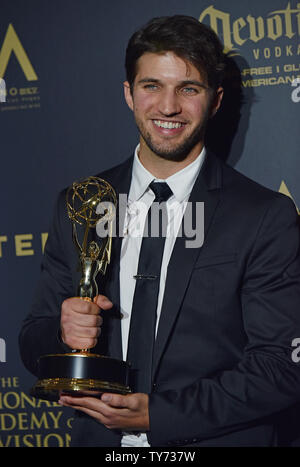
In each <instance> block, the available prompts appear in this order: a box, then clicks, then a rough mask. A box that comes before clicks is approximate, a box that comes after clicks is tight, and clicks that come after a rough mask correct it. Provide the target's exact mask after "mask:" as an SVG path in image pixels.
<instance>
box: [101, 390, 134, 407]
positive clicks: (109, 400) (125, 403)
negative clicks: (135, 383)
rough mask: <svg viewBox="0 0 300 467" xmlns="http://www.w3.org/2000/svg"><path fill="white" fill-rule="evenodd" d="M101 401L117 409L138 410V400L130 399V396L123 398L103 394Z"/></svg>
mask: <svg viewBox="0 0 300 467" xmlns="http://www.w3.org/2000/svg"><path fill="white" fill-rule="evenodd" d="M101 400H102V402H105V403H106V404H108V405H110V407H115V408H119V409H122V408H127V409H131V410H134V409H135V408H136V399H135V398H133V397H130V394H128V395H126V396H122V395H121V394H110V393H105V394H102V396H101Z"/></svg>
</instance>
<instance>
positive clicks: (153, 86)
mask: <svg viewBox="0 0 300 467" xmlns="http://www.w3.org/2000/svg"><path fill="white" fill-rule="evenodd" d="M144 89H147V90H148V91H156V89H158V86H157V85H156V84H145V86H144Z"/></svg>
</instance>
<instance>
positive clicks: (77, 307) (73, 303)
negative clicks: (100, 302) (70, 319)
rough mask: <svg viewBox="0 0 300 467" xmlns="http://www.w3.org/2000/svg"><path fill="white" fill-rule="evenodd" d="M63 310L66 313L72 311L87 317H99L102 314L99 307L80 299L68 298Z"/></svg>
mask: <svg viewBox="0 0 300 467" xmlns="http://www.w3.org/2000/svg"><path fill="white" fill-rule="evenodd" d="M62 308H63V310H65V311H69V310H71V311H75V312H77V313H81V314H87V315H98V314H99V312H100V310H99V306H97V305H96V303H93V302H90V301H87V300H83V299H82V298H79V297H72V298H67V299H66V300H65V301H64V302H63V304H62Z"/></svg>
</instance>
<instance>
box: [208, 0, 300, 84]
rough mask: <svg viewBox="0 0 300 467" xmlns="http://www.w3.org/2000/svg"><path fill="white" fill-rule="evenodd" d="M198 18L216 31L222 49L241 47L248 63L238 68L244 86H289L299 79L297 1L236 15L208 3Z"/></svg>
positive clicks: (235, 52) (299, 7)
mask: <svg viewBox="0 0 300 467" xmlns="http://www.w3.org/2000/svg"><path fill="white" fill-rule="evenodd" d="M262 8H263V4H262ZM232 11H234V10H232ZM199 21H201V22H203V23H206V24H208V25H209V26H210V27H211V28H212V29H213V30H214V31H215V32H216V33H217V34H218V36H219V37H220V39H221V40H222V41H223V43H224V50H225V52H230V54H231V55H239V54H240V51H241V49H242V50H243V56H245V58H247V60H249V62H250V63H251V65H250V66H248V67H244V68H243V69H242V70H241V75H242V78H243V81H242V83H243V86H244V87H259V86H278V85H282V84H289V85H291V84H292V83H293V82H294V80H295V79H297V78H300V65H299V56H300V44H299V43H298V38H299V36H300V3H297V4H296V5H293V3H292V2H288V3H287V5H286V7H285V8H282V9H279V10H273V11H270V12H267V13H266V14H264V15H259V16H254V15H253V14H251V12H249V14H248V15H245V16H243V17H238V18H237V17H234V16H233V15H232V13H228V12H227V11H223V10H218V9H217V8H215V7H214V5H210V6H209V7H208V8H205V10H203V11H202V13H201V14H200V17H199ZM249 54H250V55H249ZM246 55H247V57H246ZM285 57H287V58H288V60H287V63H284V60H285ZM293 61H294V63H293ZM270 63H271V65H270Z"/></svg>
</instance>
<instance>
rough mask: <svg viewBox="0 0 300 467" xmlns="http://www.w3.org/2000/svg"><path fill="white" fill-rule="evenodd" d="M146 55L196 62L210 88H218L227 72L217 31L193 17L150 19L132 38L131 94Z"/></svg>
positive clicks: (129, 52)
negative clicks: (168, 53)
mask: <svg viewBox="0 0 300 467" xmlns="http://www.w3.org/2000/svg"><path fill="white" fill-rule="evenodd" d="M146 52H150V53H164V52H173V53H174V54H176V55H177V56H178V57H180V58H182V59H184V60H187V61H188V62H190V63H192V64H193V65H194V66H195V67H196V68H197V69H198V71H199V72H200V73H201V74H202V75H204V78H206V80H207V84H208V86H209V87H211V88H213V89H217V87H218V86H219V85H220V84H221V83H222V77H223V70H224V54H223V46H222V44H221V42H220V40H219V38H218V36H217V35H216V34H215V32H214V31H213V30H212V29H211V28H209V27H208V26H206V25H205V24H202V23H200V22H199V21H198V20H197V19H196V18H193V17H191V16H183V15H175V16H162V17H159V18H154V19H152V20H150V21H149V22H148V23H147V24H146V25H145V26H143V27H142V28H141V29H139V30H138V31H136V32H135V33H134V34H133V36H132V37H131V38H130V40H129V42H128V46H127V50H126V59H125V68H126V75H127V81H128V82H129V84H130V88H131V91H132V89H133V83H134V80H135V77H136V74H137V66H136V65H137V61H138V59H139V58H140V57H141V56H142V55H143V54H144V53H146Z"/></svg>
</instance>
